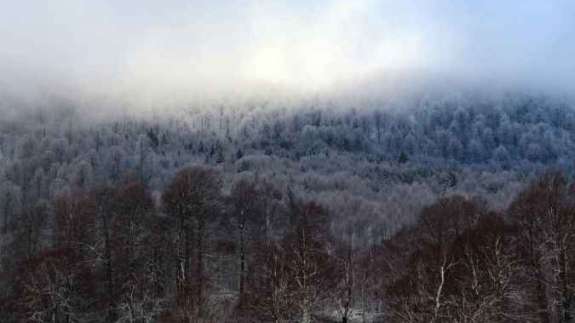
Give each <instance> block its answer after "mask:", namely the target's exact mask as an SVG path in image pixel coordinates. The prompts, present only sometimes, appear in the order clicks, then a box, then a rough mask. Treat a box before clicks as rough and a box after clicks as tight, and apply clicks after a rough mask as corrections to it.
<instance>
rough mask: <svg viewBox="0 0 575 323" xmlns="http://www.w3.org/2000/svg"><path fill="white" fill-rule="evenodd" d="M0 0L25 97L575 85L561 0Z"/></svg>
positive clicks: (116, 98) (559, 88)
mask: <svg viewBox="0 0 575 323" xmlns="http://www.w3.org/2000/svg"><path fill="white" fill-rule="evenodd" d="M4 2H5V3H3V5H2V11H1V12H0V42H2V43H1V44H0V86H1V88H0V89H1V90H0V91H2V93H3V94H4V95H9V96H11V97H18V98H28V99H30V100H32V98H43V97H47V96H59V97H64V98H69V99H73V100H79V102H84V103H85V102H97V104H96V105H98V104H100V105H101V106H104V105H106V104H104V103H112V104H111V105H116V106H118V105H122V106H131V107H138V109H149V108H153V107H161V106H180V105H183V104H187V103H191V102H198V101H202V102H204V101H210V100H215V99H217V100H224V99H225V100H232V101H233V100H240V99H242V98H246V97H254V96H255V97H258V96H264V97H287V98H294V97H301V96H309V95H332V94H334V93H341V92H342V91H347V92H350V93H354V92H356V93H362V95H363V94H364V95H368V96H369V95H375V93H380V92H381V88H386V89H387V91H388V92H393V91H400V90H405V89H409V88H411V87H413V86H415V84H419V85H421V84H423V83H425V84H434V85H439V86H444V87H446V86H451V85H452V84H467V85H469V84H472V85H473V86H478V87H488V88H489V87H493V88H496V87H497V88H521V89H528V90H535V91H541V92H548V93H552V94H562V95H564V94H570V93H571V92H573V90H575V60H574V59H573V58H574V57H575V2H573V1H569V0H548V1H535V0H508V1H500V0H499V1H496V0H485V1H455V0H406V1H396V0H381V1H375V0H353V1H351V0H333V1H330V0H320V1H313V4H309V3H308V2H310V1H303V0H296V1H287V0H285V1H256V0H230V1H217V0H215V1H214V0H212V1H184V0H167V1H152V0H139V1H136V0H123V1H116V0H103V1H91V0H53V1H45V0H19V1H6V0H5V1H4ZM422 80H424V81H422ZM448 81H449V82H448ZM438 83H439V84H438Z"/></svg>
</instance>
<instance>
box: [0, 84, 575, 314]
mask: <svg viewBox="0 0 575 323" xmlns="http://www.w3.org/2000/svg"><path fill="white" fill-rule="evenodd" d="M5 110H6V111H8V108H6V109H5ZM25 111H26V112H24V113H20V114H19V115H18V116H13V117H12V118H10V119H7V120H8V121H6V122H4V123H3V124H2V125H1V127H0V171H1V172H0V214H1V218H0V220H1V222H0V227H1V232H2V233H1V235H0V236H1V237H2V239H1V241H0V242H1V250H2V252H1V254H0V257H1V261H2V262H1V267H0V272H1V275H0V284H1V286H2V288H1V289H0V290H1V291H2V292H1V295H0V311H1V316H2V317H3V318H5V320H6V322H27V321H31V322H54V323H56V322H100V321H102V322H180V321H182V320H184V321H186V322H322V321H325V322H332V321H333V322H448V321H456V322H558V319H560V318H562V319H563V321H561V322H568V318H569V317H571V315H573V306H574V304H573V296H572V295H573V291H574V288H575V285H572V281H573V280H572V277H573V276H574V274H575V273H574V272H573V271H572V270H571V269H570V268H571V266H572V264H571V263H572V261H573V260H571V259H572V256H573V255H574V254H575V245H573V241H575V239H573V236H572V235H573V232H574V229H575V228H574V226H575V207H574V206H573V205H574V204H573V203H574V202H575V200H574V199H575V196H574V195H573V192H574V191H573V187H572V186H571V181H570V178H571V175H572V167H573V160H574V157H575V156H574V154H575V149H573V148H575V110H574V109H573V106H572V105H570V104H569V103H567V101H565V102H564V101H558V100H555V99H551V98H549V97H545V96H539V97H535V96H529V95H519V94H509V95H505V96H500V97H497V98H491V99H482V100H479V99H477V98H470V97H465V96H455V97H449V98H444V99H430V98H427V99H420V100H414V101H410V102H409V104H407V103H404V104H402V105H397V106H396V105H393V104H377V103H375V102H372V103H369V102H367V103H366V102H362V103H357V104H350V105H349V106H342V104H338V105H335V103H330V102H328V101H320V100H316V101H310V102H308V103H305V104H302V106H299V107H295V108H294V107H287V106H282V105H274V106H270V105H269V104H266V103H265V102H264V103H261V102H260V103H253V104H249V105H246V106H243V107H233V106H226V105H220V106H217V107H216V108H212V109H209V110H206V109H203V110H195V109H193V108H189V109H184V110H181V111H180V113H179V114H177V115H173V114H172V115H169V116H166V115H162V116H161V117H160V116H155V117H151V118H131V117H129V116H126V117H124V118H104V119H99V120H97V121H94V120H90V119H89V118H88V117H86V116H85V115H84V114H83V113H82V111H81V110H79V109H76V108H74V107H73V106H69V105H66V104H61V105H56V106H52V107H50V109H45V108H38V109H26V110H25ZM206 111H209V112H206ZM551 171H553V173H550V172H551Z"/></svg>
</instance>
